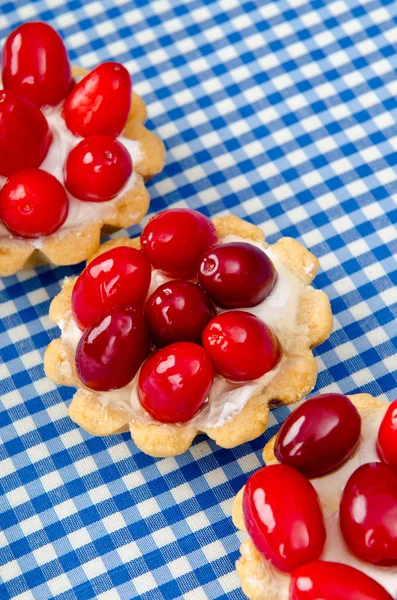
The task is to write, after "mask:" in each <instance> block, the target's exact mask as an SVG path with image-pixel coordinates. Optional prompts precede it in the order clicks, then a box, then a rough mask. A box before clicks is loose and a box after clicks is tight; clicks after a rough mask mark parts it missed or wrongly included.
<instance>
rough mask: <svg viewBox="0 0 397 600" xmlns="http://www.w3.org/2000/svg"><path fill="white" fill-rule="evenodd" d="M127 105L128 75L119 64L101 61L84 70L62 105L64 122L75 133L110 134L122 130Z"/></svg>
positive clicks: (86, 134) (129, 86) (129, 87)
mask: <svg viewBox="0 0 397 600" xmlns="http://www.w3.org/2000/svg"><path fill="white" fill-rule="evenodd" d="M130 106H131V78H130V75H129V73H128V71H127V69H126V68H125V67H123V65H120V64H119V63H116V62H105V63H102V64H101V65H99V66H98V67H96V68H95V69H94V70H93V71H91V73H88V75H86V76H85V77H84V79H82V80H81V81H80V82H79V83H78V84H77V85H76V87H75V88H74V89H73V90H72V92H71V93H70V94H69V96H68V97H67V98H66V100H65V104H64V105H63V116H64V119H65V122H66V125H67V126H68V128H69V129H70V131H72V132H73V133H74V134H76V135H81V136H82V137H89V136H91V135H111V136H113V137H117V136H118V135H120V133H121V132H122V131H123V129H124V127H125V124H126V122H127V117H128V113H129V110H130Z"/></svg>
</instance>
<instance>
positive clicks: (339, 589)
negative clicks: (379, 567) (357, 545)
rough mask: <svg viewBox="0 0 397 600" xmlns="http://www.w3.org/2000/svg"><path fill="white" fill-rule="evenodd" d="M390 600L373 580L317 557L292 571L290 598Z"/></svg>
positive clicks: (354, 570) (309, 599) (292, 599)
mask: <svg viewBox="0 0 397 600" xmlns="http://www.w3.org/2000/svg"><path fill="white" fill-rule="evenodd" d="M319 598H321V600H393V598H392V597H391V596H390V594H389V593H388V592H386V590H385V589H384V588H383V587H382V586H381V585H379V583H377V582H376V581H375V580H374V579H372V578H371V577H368V575H365V574H364V573H362V572H361V571H358V570H357V569H354V568H353V567H349V566H347V565H342V564H340V563H334V562H325V561H322V560H318V561H315V562H311V563H308V564H306V565H302V566H301V567H298V568H297V569H295V571H294V572H293V573H292V578H291V588H290V600H318V599H319Z"/></svg>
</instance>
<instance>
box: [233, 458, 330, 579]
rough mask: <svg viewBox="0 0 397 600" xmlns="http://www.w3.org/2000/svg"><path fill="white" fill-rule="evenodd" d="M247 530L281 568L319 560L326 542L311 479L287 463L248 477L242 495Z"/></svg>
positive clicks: (290, 567) (253, 539)
mask: <svg viewBox="0 0 397 600" xmlns="http://www.w3.org/2000/svg"><path fill="white" fill-rule="evenodd" d="M243 514H244V521H245V525H246V527H247V531H248V533H249V534H250V536H251V538H252V541H253V543H254V544H255V546H256V547H257V549H258V551H259V552H260V553H261V554H263V555H264V556H265V558H266V559H267V560H268V561H269V562H270V563H271V564H272V565H274V566H275V567H276V568H277V569H279V570H280V571H284V572H286V573H290V572H291V571H293V569H295V568H296V567H299V566H300V565H303V564H305V563H307V562H309V561H312V560H317V559H318V558H319V557H320V555H321V553H322V551H323V547H324V543H325V536H326V532H325V527H324V521H323V515H322V512H321V507H320V502H319V499H318V497H317V494H316V491H315V489H314V487H313V486H312V484H311V483H310V481H309V480H308V479H306V477H304V476H303V475H301V474H300V473H299V471H296V470H295V469H293V468H292V467H288V466H287V465H270V466H268V467H263V468H262V469H259V471H257V472H256V473H254V474H253V475H251V477H250V478H249V479H248V482H247V485H246V486H245V489H244V495H243Z"/></svg>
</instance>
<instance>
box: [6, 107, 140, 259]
mask: <svg viewBox="0 0 397 600" xmlns="http://www.w3.org/2000/svg"><path fill="white" fill-rule="evenodd" d="M61 108H62V106H61V105H59V106H57V107H44V108H43V110H42V112H43V113H44V115H45V117H46V119H47V122H48V125H49V127H50V129H51V131H52V135H53V140H52V142H51V146H50V148H49V150H48V154H47V156H46V157H45V159H44V161H43V162H42V164H41V165H40V169H43V170H44V171H47V172H48V173H51V174H52V175H54V177H56V178H57V179H58V180H59V181H60V182H61V183H62V184H64V177H63V169H64V165H65V162H66V159H67V157H68V155H69V153H70V151H71V150H72V149H73V148H74V147H75V146H77V144H78V143H79V142H80V141H81V140H82V139H83V138H81V137H78V136H75V135H74V134H73V133H72V132H71V131H69V129H68V128H67V127H66V124H65V121H64V120H63V117H62V114H61ZM117 139H118V141H119V142H121V143H122V144H123V146H125V148H126V149H127V151H128V153H129V155H130V156H131V160H132V164H133V172H132V174H131V177H130V178H129V180H128V181H127V182H126V184H125V186H124V187H123V189H122V190H121V191H120V192H119V194H118V195H117V196H116V197H115V198H113V200H108V201H107V202H85V201H83V200H78V198H75V197H74V196H72V194H70V193H69V192H68V191H67V190H66V193H67V196H68V199H69V212H68V216H67V217H66V221H65V222H64V224H63V225H62V226H61V227H60V228H59V229H58V230H57V231H56V232H55V233H54V234H52V235H54V236H61V235H64V234H65V233H67V232H68V231H70V230H73V229H77V228H78V229H81V228H82V227H83V226H84V225H89V224H91V223H98V222H100V221H102V220H104V219H106V217H107V216H108V215H111V214H112V212H113V210H114V206H115V204H116V203H117V201H118V200H120V198H122V196H124V194H125V193H126V192H127V191H128V190H131V189H132V188H133V187H134V186H135V183H136V179H137V174H136V172H135V166H136V165H138V164H139V163H140V161H141V160H142V154H141V150H140V145H139V142H138V141H136V140H130V139H128V138H126V137H124V136H122V135H121V136H119V137H118V138H117ZM5 181H6V178H5V177H0V189H1V188H2V187H3V185H4V183H5ZM6 237H7V238H13V237H14V236H13V235H12V234H11V233H10V231H9V230H8V229H7V228H6V227H5V225H3V223H2V222H1V221H0V239H1V238H6ZM29 242H30V243H31V244H32V245H33V246H34V247H35V248H41V247H42V245H43V240H42V239H41V238H39V239H37V240H33V239H30V240H29Z"/></svg>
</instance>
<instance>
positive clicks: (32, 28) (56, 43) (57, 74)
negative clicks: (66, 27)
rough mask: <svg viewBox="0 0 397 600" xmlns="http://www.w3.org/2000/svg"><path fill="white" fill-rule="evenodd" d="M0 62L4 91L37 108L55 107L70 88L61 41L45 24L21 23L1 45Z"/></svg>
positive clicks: (68, 72)
mask: <svg viewBox="0 0 397 600" xmlns="http://www.w3.org/2000/svg"><path fill="white" fill-rule="evenodd" d="M1 62H2V79H3V85H4V87H5V88H10V89H13V90H16V91H17V92H19V93H20V94H22V95H23V96H24V97H25V98H27V99H28V100H30V101H31V102H33V104H35V105H36V106H38V107H40V106H44V105H48V104H49V105H51V106H55V105H56V104H59V103H60V102H61V100H63V99H64V98H65V97H66V96H67V94H68V93H69V91H70V89H71V87H72V85H73V80H72V76H71V73H70V64H69V59H68V54H67V52H66V48H65V46H64V44H63V41H62V38H61V37H60V35H59V34H58V33H57V32H56V31H55V29H53V28H52V27H51V26H50V25H47V23H41V22H34V23H24V24H23V25H20V26H19V27H17V28H16V29H14V31H13V32H12V33H10V35H9V36H8V38H7V39H6V42H5V44H4V48H3V53H2V61H1Z"/></svg>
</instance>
